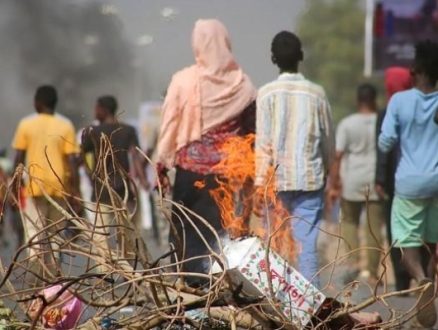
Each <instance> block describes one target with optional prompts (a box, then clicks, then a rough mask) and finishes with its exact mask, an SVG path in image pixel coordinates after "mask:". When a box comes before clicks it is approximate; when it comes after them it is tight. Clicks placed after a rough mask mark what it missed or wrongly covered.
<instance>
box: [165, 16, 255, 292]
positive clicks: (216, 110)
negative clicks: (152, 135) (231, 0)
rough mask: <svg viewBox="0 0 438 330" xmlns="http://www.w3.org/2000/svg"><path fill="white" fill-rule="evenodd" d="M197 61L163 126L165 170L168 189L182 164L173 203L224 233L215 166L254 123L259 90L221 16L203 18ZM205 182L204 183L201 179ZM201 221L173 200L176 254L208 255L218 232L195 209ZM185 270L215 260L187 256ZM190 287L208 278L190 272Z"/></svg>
mask: <svg viewBox="0 0 438 330" xmlns="http://www.w3.org/2000/svg"><path fill="white" fill-rule="evenodd" d="M192 46H193V51H194V54H195V59H196V63H195V64H194V65H192V66H190V67H188V68H185V69H183V70H181V71H179V72H177V73H176V74H175V75H174V76H173V78H172V81H171V83H170V86H169V88H168V91H167V95H166V99H165V101H164V105H163V110H162V111H163V112H162V117H161V132H160V137H159V140H158V146H157V157H158V166H157V168H158V174H159V178H160V182H161V185H162V188H163V189H164V191H169V179H168V177H167V171H168V170H169V169H171V168H174V167H175V168H176V177H175V183H174V187H173V200H174V202H177V203H180V204H183V205H184V206H185V207H186V208H188V209H190V210H191V211H193V212H194V213H196V214H198V215H199V216H200V217H202V218H204V219H206V220H207V221H208V222H209V224H210V225H211V226H212V227H213V228H214V229H215V230H216V231H218V232H219V233H221V232H222V225H221V215H220V211H219V208H218V206H217V204H216V203H215V201H214V200H213V198H212V197H211V196H210V193H209V191H210V190H211V189H214V188H216V187H217V182H216V176H217V175H218V174H220V173H217V171H216V170H214V169H213V167H214V166H215V165H217V164H218V163H219V162H220V161H221V159H222V157H223V155H222V154H221V153H220V151H219V148H218V145H220V144H221V142H224V141H225V140H227V139H228V138H230V137H233V136H239V135H245V134H248V133H253V132H254V130H255V99H256V94H257V91H256V89H255V87H254V86H253V84H252V83H251V81H250V79H249V78H248V77H247V76H246V75H245V74H244V73H243V71H242V69H241V68H240V67H239V65H238V64H237V63H236V61H235V60H234V57H233V55H232V53H231V43H230V37H229V35H228V32H227V30H226V28H225V27H224V26H223V24H222V23H221V22H219V21H218V20H214V19H209V20H199V21H197V22H196V24H195V28H194V30H193V34H192ZM196 182H199V183H202V185H199V184H196V185H195V183H196ZM191 220H192V221H193V222H194V223H195V224H196V228H194V227H193V226H192V225H191V224H190V222H189V221H187V219H186V218H185V216H184V215H182V214H181V212H180V211H179V210H178V209H177V208H176V207H174V208H173V215H172V223H173V224H172V225H173V226H174V228H175V229H176V233H177V235H175V231H173V230H172V229H171V230H170V235H169V243H171V244H173V245H174V246H175V248H176V249H177V252H176V256H177V258H173V259H174V260H173V261H175V260H176V259H177V260H183V259H189V258H193V257H200V256H203V255H206V254H208V248H207V246H206V245H205V243H204V242H203V240H202V238H201V237H200V235H199V233H198V231H199V232H200V233H201V235H202V236H204V238H205V240H206V241H207V242H208V243H209V244H214V242H215V237H214V235H213V233H212V232H211V230H209V229H208V228H207V226H205V225H204V224H202V223H201V222H200V221H199V219H197V218H196V217H194V216H191ZM183 267H184V270H185V271H186V272H192V273H193V272H196V273H205V272H206V271H208V269H207V268H208V267H209V265H208V259H205V258H198V259H196V260H193V261H188V262H185V263H184V266H183ZM186 281H187V283H188V284H189V285H191V286H199V285H200V284H201V283H203V282H205V281H203V280H201V279H200V278H193V277H192V278H190V277H188V278H187V279H186Z"/></svg>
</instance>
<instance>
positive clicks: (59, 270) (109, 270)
mask: <svg viewBox="0 0 438 330" xmlns="http://www.w3.org/2000/svg"><path fill="white" fill-rule="evenodd" d="M102 143H103V144H104V145H105V150H106V152H105V154H104V155H103V156H102V157H103V158H102V159H100V160H99V161H98V163H99V162H101V165H102V166H104V167H105V166H106V164H107V163H106V162H105V159H106V157H109V155H110V154H111V153H112V152H113V151H112V150H111V148H110V146H109V143H108V141H107V140H103V141H102ZM145 157H146V156H145ZM148 161H149V160H148ZM96 166H100V165H99V164H97V165H96ZM115 166H117V164H115ZM109 170H110V169H108V168H106V169H105V171H109ZM118 170H119V171H122V170H121V169H120V168H118ZM24 172H25V169H24V168H23V169H21V170H18V171H17V172H16V173H15V176H17V178H18V179H20V177H21V176H22V175H23V173H24ZM123 177H124V178H125V185H126V186H127V185H132V186H133V187H135V182H133V181H132V180H131V179H130V178H129V175H127V173H123ZM17 178H16V179H17ZM108 178H109V175H108V173H105V175H104V176H101V177H96V178H94V179H95V180H101V184H102V185H103V186H105V187H106V188H107V189H108V190H109V191H110V195H111V205H105V209H104V211H103V208H102V209H101V208H100V205H99V203H98V202H97V203H92V202H89V201H85V200H82V199H80V198H79V197H78V196H68V194H67V193H65V196H64V197H65V198H64V199H63V202H60V201H59V200H55V199H54V198H53V197H51V196H49V195H48V194H47V193H46V192H45V191H44V190H43V194H44V198H45V199H46V200H47V202H48V203H49V204H50V205H51V206H52V207H53V208H55V209H56V210H57V211H58V212H59V213H60V214H61V215H62V216H61V217H60V219H59V220H58V221H46V220H44V219H42V221H39V222H37V221H35V219H31V218H30V217H29V215H28V214H27V213H26V210H21V217H22V221H23V222H24V223H26V222H27V223H33V225H34V227H35V228H36V230H35V233H34V234H33V235H32V236H31V237H29V239H28V240H27V242H26V243H25V245H23V246H21V247H19V248H18V249H17V250H16V251H15V252H14V255H13V258H12V262H11V263H10V264H8V265H5V264H3V261H2V260H0V263H1V264H0V268H1V269H2V272H3V276H2V279H1V281H0V299H1V300H3V301H5V302H7V303H8V304H9V305H10V306H14V305H16V310H15V311H14V315H16V318H15V319H12V318H11V319H10V321H9V322H10V323H9V326H10V328H11V329H12V326H13V327H15V328H16V329H17V328H23V329H27V328H30V329H38V328H44V326H46V327H47V326H48V325H47V324H49V325H50V324H51V325H56V326H57V328H58V329H62V327H60V325H59V324H60V322H61V320H62V319H63V317H65V316H66V313H67V312H63V310H62V308H61V310H60V311H58V312H59V313H58V314H57V315H54V313H53V310H55V308H54V306H57V304H58V305H59V306H62V303H63V302H62V299H64V300H68V299H72V297H74V298H75V299H76V300H77V301H79V302H80V303H81V304H80V306H81V308H80V313H79V315H78V317H77V318H76V324H75V326H74V328H77V329H90V330H91V329H116V328H124V329H185V328H189V329H190V328H192V329H238V328H240V329H280V328H281V329H301V328H303V327H302V326H300V325H299V324H296V323H293V322H291V321H290V320H288V319H287V318H286V317H285V316H284V315H283V314H282V312H281V311H280V307H279V305H278V301H277V299H275V298H272V297H275V294H273V295H271V296H270V297H269V296H268V295H265V294H262V293H260V295H254V294H248V293H247V292H246V291H245V289H244V286H243V285H242V283H236V281H235V279H233V278H232V276H230V273H229V272H227V271H223V272H220V273H217V274H191V273H187V272H184V270H183V268H184V263H186V262H187V261H188V260H177V261H176V262H174V263H173V264H169V262H168V261H167V259H168V257H169V256H170V255H172V254H175V253H176V252H177V251H178V250H179V249H183V248H184V247H183V246H171V247H169V249H168V251H165V253H164V254H163V255H161V256H158V257H157V256H155V257H153V256H152V254H151V252H150V250H149V248H150V246H148V244H147V243H146V242H145V241H144V239H143V238H142V235H141V230H140V229H139V228H136V227H135V225H133V223H132V217H133V215H134V212H136V210H135V209H132V208H130V207H128V201H127V196H118V195H117V194H116V193H115V192H114V191H113V190H112V189H111V184H110V182H109V179H108ZM14 182H21V180H15V181H14ZM159 190H160V189H159ZM71 198H76V199H77V201H80V202H81V203H82V205H83V206H84V208H86V209H87V210H88V211H90V213H91V214H93V215H94V217H93V218H87V217H84V216H83V215H81V214H77V213H76V211H75V209H74V208H73V207H71V205H70V204H69V203H68V201H70V200H71ZM137 200H138V198H137ZM165 202H166V203H167V204H172V201H170V200H167V199H164V198H161V201H160V203H159V205H158V207H159V208H161V212H163V213H164V214H165V215H166V216H167V217H168V214H169V210H168V209H165V207H164V205H165V204H166V203H165ZM173 205H174V207H177V208H179V209H180V210H181V213H183V214H185V215H187V223H189V224H190V225H192V226H196V225H197V223H196V222H195V221H193V220H191V219H193V217H189V216H188V215H189V214H190V210H188V209H187V208H185V207H184V206H182V205H177V204H173ZM103 212H106V213H109V214H111V215H112V219H113V220H112V221H111V222H110V223H103V221H99V217H101V216H102V213H103ZM196 219H197V221H199V222H202V223H204V224H205V225H206V226H208V219H202V218H200V217H197V218H196ZM168 220H169V221H170V218H169V217H168ZM286 222H287V221H285V223H286ZM67 226H69V229H70V230H71V231H72V232H74V233H75V234H74V235H72V236H66V234H65V228H66V227H67ZM171 226H172V224H171ZM211 230H212V231H214V230H213V229H212V228H211ZM102 237H103V238H104V239H102ZM215 237H216V242H207V243H208V244H209V246H210V253H209V255H208V258H209V260H210V262H211V264H213V263H217V264H219V265H220V266H221V267H222V268H223V269H225V270H226V268H227V261H226V258H225V254H224V252H223V247H222V244H223V241H222V238H221V237H219V235H218V234H217V233H216V234H215ZM334 237H335V238H336V239H338V240H339V241H340V238H339V237H336V236H334ZM190 239H203V238H202V237H198V238H190ZM121 241H124V242H125V243H126V244H123V243H122V242H121ZM382 252H383V253H384V258H383V261H382V265H384V268H385V265H386V259H387V256H388V252H389V251H384V249H383V247H382ZM344 258H346V255H339V256H337V258H336V260H335V261H333V262H332V263H330V264H329V265H327V266H326V267H325V268H324V269H322V270H321V271H327V270H328V272H329V273H331V276H333V274H335V273H336V267H337V266H336V265H337V264H338V263H339V262H340V261H342V259H344ZM385 269H386V268H385ZM190 276H198V277H203V278H205V279H207V280H208V288H207V289H203V288H192V287H189V286H187V285H186V284H185V279H186V278H188V277H190ZM384 279H385V272H384V273H383V274H382V277H381V279H380V280H381V281H384ZM328 282H329V283H330V281H328ZM268 285H269V288H270V291H271V293H274V292H273V290H274V289H275V288H273V287H272V283H270V284H268ZM355 285H357V283H351V284H350V285H347V286H345V288H344V290H343V291H342V292H339V293H338V296H336V297H334V298H330V299H327V300H326V302H325V304H323V306H322V307H321V308H320V310H319V311H318V312H317V313H315V315H313V317H312V321H311V324H312V326H308V327H307V328H308V329H310V328H312V329H353V328H355V329H356V328H360V327H358V323H357V322H354V318H351V315H353V314H354V313H356V312H358V311H361V310H363V309H365V308H367V307H369V306H371V305H372V304H374V303H376V302H378V303H380V304H383V305H385V307H386V308H387V309H388V311H389V313H390V318H389V319H388V320H386V321H384V322H380V323H379V324H377V325H373V326H372V327H368V328H375V329H377V328H386V329H389V328H391V327H393V326H394V325H400V324H403V323H405V322H407V321H409V319H410V318H412V317H413V316H414V315H415V311H416V310H415V307H416V306H413V307H412V309H410V310H409V311H407V312H405V313H402V314H400V313H398V312H396V310H397V309H396V306H395V307H394V306H390V303H389V302H388V299H389V298H391V297H394V296H397V295H403V294H406V293H409V292H414V291H415V290H410V291H405V292H394V293H387V292H386V291H385V290H384V291H383V292H378V290H377V287H376V288H371V289H372V290H371V295H370V298H369V299H367V300H366V301H364V302H362V303H361V304H359V305H353V304H349V303H342V304H341V303H340V302H338V300H340V299H338V298H340V297H345V296H347V297H348V296H349V295H351V291H352V290H353V289H354V286H355ZM48 288H56V290H52V291H51V293H50V294H45V293H44V292H45V291H44V290H47V289H48ZM418 290H419V291H421V290H424V288H419V289H418ZM66 294H68V295H69V296H68V297H67V296H66ZM63 297H64V298H63ZM65 297H67V298H65ZM337 299H338V300H337ZM127 307H129V308H131V312H130V313H129V315H124V316H123V317H122V316H121V315H122V314H123V313H124V310H125V309H126V308H127ZM267 307H269V308H267ZM50 309H52V313H51V314H50V313H48V311H49V310H50ZM0 314H1V313H0ZM55 314H56V313H55ZM0 318H1V315H0ZM17 319H19V320H17ZM0 327H1V323H0ZM365 327H367V326H365V325H362V328H365Z"/></svg>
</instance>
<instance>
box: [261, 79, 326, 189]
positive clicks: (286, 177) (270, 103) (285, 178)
mask: <svg viewBox="0 0 438 330" xmlns="http://www.w3.org/2000/svg"><path fill="white" fill-rule="evenodd" d="M257 107H258V109H257V111H258V116H257V121H258V123H259V124H258V126H259V127H260V126H264V130H263V131H264V132H267V133H268V134H267V135H266V137H264V136H261V135H260V134H258V135H257V140H258V143H261V144H262V145H261V148H260V149H261V150H263V149H264V148H266V147H269V148H272V154H273V163H274V164H273V165H274V166H276V167H277V170H276V176H277V189H278V190H280V191H281V190H304V191H308V190H318V189H320V188H321V187H322V186H323V185H324V180H325V174H326V171H328V167H327V166H328V165H327V164H328V162H329V161H328V157H329V156H330V153H332V152H331V151H330V150H329V149H330V145H332V144H333V143H332V142H333V139H334V137H333V134H331V135H330V130H331V129H332V127H331V118H330V107H329V104H328V101H327V98H326V95H325V92H324V90H323V88H322V87H320V86H318V85H316V84H314V83H312V82H310V81H309V80H306V79H305V78H304V77H303V76H302V75H301V74H288V73H284V74H281V75H280V76H279V78H278V79H277V80H275V81H273V82H271V83H269V84H267V85H265V86H264V87H262V88H261V89H260V92H259V97H258V102H257ZM259 114H260V115H261V116H259ZM267 126H270V127H267ZM265 145H266V146H265ZM259 154H260V153H259ZM261 155H262V154H261ZM261 172H264V171H263V170H261Z"/></svg>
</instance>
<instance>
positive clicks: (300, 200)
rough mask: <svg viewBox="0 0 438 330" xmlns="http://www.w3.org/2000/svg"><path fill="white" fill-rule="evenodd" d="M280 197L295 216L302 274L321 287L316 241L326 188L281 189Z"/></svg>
mask: <svg viewBox="0 0 438 330" xmlns="http://www.w3.org/2000/svg"><path fill="white" fill-rule="evenodd" d="M277 196H278V198H279V200H280V201H281V202H282V204H283V206H284V207H285V208H286V210H287V211H288V212H289V213H290V214H291V216H294V218H293V219H292V220H291V225H292V229H293V235H294V239H295V241H296V242H298V243H299V245H300V254H299V255H298V267H299V268H300V269H299V270H300V272H301V274H302V275H303V276H304V277H305V278H306V279H307V280H309V281H311V282H312V284H313V285H314V286H315V287H316V288H317V289H320V282H319V276H316V274H317V273H318V270H319V262H318V252H317V248H316V243H317V239H318V233H319V226H320V223H321V219H322V216H323V208H324V189H321V190H317V191H281V192H279V193H278V195H277Z"/></svg>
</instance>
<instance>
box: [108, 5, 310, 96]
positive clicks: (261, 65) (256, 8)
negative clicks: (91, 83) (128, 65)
mask: <svg viewBox="0 0 438 330" xmlns="http://www.w3.org/2000/svg"><path fill="white" fill-rule="evenodd" d="M109 2H110V3H112V4H114V5H115V6H116V7H117V8H118V11H119V15H120V19H121V20H122V21H123V24H124V26H125V29H126V32H127V34H128V35H129V36H130V38H133V39H137V38H139V37H140V36H142V35H147V36H150V37H151V38H152V39H149V40H148V38H147V37H146V38H143V39H142V40H141V41H142V42H143V43H147V42H150V41H151V43H150V44H148V45H145V46H138V57H139V63H141V65H142V66H143V67H144V68H145V69H146V72H147V75H146V76H145V77H143V78H142V80H141V81H142V85H143V86H144V87H143V88H144V92H143V97H144V98H147V99H154V98H157V97H159V95H160V93H161V92H162V91H163V90H165V88H166V86H167V84H168V82H169V80H170V78H171V75H172V74H173V73H174V72H175V71H177V70H179V69H181V68H182V67H184V66H186V65H190V64H191V63H192V62H193V55H192V51H191V45H190V36H191V31H192V28H193V26H194V23H195V21H196V20H197V19H199V18H219V19H220V20H221V21H223V23H224V24H225V25H226V26H227V28H228V30H229V32H230V35H231V38H232V45H233V51H234V54H235V56H236V59H237V61H238V62H239V64H240V65H241V66H242V67H243V68H244V70H245V71H246V72H247V74H248V75H249V76H250V77H251V78H252V80H253V82H254V84H256V85H257V86H260V85H262V84H263V83H265V82H267V81H269V80H272V79H273V78H274V77H275V76H276V69H275V68H274V67H273V66H272V65H271V63H270V42H271V39H272V37H273V36H274V35H275V33H277V32H279V31H280V30H283V29H288V30H294V29H295V26H296V22H297V18H298V17H299V15H300V13H301V12H302V11H303V9H304V8H305V1H304V0H269V1H266V0H255V1H254V0H167V1H147V0H110V1H109ZM166 8H170V9H171V10H170V11H169V10H166ZM172 11H173V15H172ZM166 12H167V13H169V12H170V13H171V15H170V17H168V18H166V17H165V16H166Z"/></svg>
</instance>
